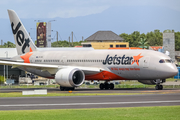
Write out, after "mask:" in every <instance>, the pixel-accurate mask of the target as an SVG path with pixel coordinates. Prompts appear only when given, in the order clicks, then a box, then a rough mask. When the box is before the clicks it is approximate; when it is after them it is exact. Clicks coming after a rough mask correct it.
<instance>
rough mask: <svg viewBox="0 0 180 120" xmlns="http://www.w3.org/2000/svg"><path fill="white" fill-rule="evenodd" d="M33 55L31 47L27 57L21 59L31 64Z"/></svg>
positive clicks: (23, 56)
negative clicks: (30, 59)
mask: <svg viewBox="0 0 180 120" xmlns="http://www.w3.org/2000/svg"><path fill="white" fill-rule="evenodd" d="M32 54H33V51H32V49H31V47H30V52H28V53H26V54H25V55H22V56H20V57H21V58H22V59H23V60H24V63H30V61H29V58H30V57H31V55H32Z"/></svg>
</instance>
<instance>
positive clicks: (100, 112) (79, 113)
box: [0, 106, 180, 120]
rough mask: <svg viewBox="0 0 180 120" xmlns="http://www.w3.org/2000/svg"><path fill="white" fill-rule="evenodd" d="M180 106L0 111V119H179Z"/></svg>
mask: <svg viewBox="0 0 180 120" xmlns="http://www.w3.org/2000/svg"><path fill="white" fill-rule="evenodd" d="M179 110H180V106H163V107H134V108H131V107H129V108H97V109H60V110H18V111H0V120H42V119H43V120H57V119H60V120H179V118H180V114H179Z"/></svg>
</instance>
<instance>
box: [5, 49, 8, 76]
mask: <svg viewBox="0 0 180 120" xmlns="http://www.w3.org/2000/svg"><path fill="white" fill-rule="evenodd" d="M5 53H6V58H7V59H8V51H6V52H5ZM6 71H7V79H8V65H7V67H6Z"/></svg>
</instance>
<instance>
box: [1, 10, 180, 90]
mask: <svg viewBox="0 0 180 120" xmlns="http://www.w3.org/2000/svg"><path fill="white" fill-rule="evenodd" d="M8 13H9V18H10V24H11V28H12V32H13V35H14V39H15V43H16V48H17V52H18V55H17V56H15V57H13V58H12V59H10V60H8V61H7V60H1V61H0V64H1V65H9V66H12V68H14V67H18V68H19V69H22V70H24V71H28V72H31V73H33V74H36V75H39V76H42V77H46V78H52V79H55V80H56V82H57V83H58V84H59V85H60V90H65V89H74V88H75V87H78V86H81V85H82V84H83V82H84V80H98V81H105V82H104V83H101V84H100V85H99V87H100V89H114V84H113V83H110V84H109V81H113V80H138V81H139V82H141V83H144V84H150V85H156V87H155V88H156V89H157V90H159V89H163V86H162V83H163V82H165V80H166V78H169V77H172V76H174V75H176V74H177V73H178V70H177V68H176V66H175V64H174V63H173V62H172V60H171V58H170V57H169V56H167V55H165V54H163V53H160V52H156V51H152V50H94V49H92V48H91V49H86V48H80V49H79V48H73V49H72V48H71V49H70V48H64V49H62V48H47V49H39V48H36V46H35V45H34V44H33V42H32V40H31V38H30V36H29V35H28V33H27V31H26V29H25V28H24V26H23V24H22V22H21V21H20V19H19V18H18V16H17V14H16V13H15V12H14V11H13V10H8Z"/></svg>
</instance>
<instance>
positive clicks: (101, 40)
mask: <svg viewBox="0 0 180 120" xmlns="http://www.w3.org/2000/svg"><path fill="white" fill-rule="evenodd" d="M85 41H87V42H83V43H81V44H82V46H83V47H93V48H94V49H109V48H126V47H129V43H128V42H123V41H124V39H123V38H121V37H120V36H118V35H117V34H115V33H114V32H112V31H97V32H96V33H94V34H93V35H91V36H89V37H88V38H87V39H85Z"/></svg>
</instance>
